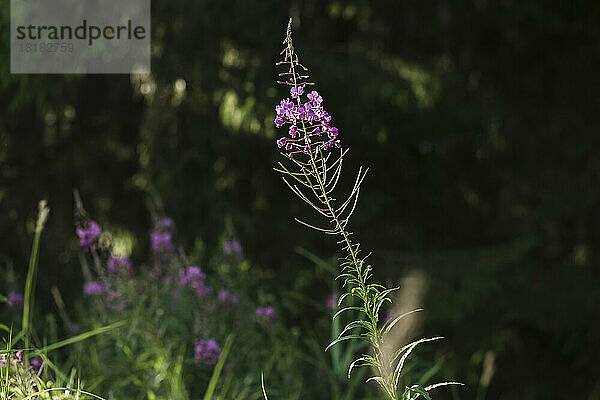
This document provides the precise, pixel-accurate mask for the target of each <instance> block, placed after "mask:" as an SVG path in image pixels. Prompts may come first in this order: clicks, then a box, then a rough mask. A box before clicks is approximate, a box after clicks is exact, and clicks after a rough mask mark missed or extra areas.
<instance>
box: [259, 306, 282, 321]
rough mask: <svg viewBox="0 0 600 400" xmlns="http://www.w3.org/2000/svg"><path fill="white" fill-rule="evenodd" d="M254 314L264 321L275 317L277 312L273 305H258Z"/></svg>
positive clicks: (272, 319)
mask: <svg viewBox="0 0 600 400" xmlns="http://www.w3.org/2000/svg"><path fill="white" fill-rule="evenodd" d="M256 316H257V317H258V318H260V319H263V320H265V321H274V320H276V319H277V313H276V312H275V310H274V309H273V307H271V306H268V307H258V308H257V309H256Z"/></svg>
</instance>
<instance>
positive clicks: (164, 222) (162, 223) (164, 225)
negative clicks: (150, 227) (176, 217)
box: [154, 218, 175, 232]
mask: <svg viewBox="0 0 600 400" xmlns="http://www.w3.org/2000/svg"><path fill="white" fill-rule="evenodd" d="M154 230H156V231H160V232H164V231H171V232H172V231H174V230H175V222H173V220H172V219H171V218H162V219H160V220H159V221H158V222H157V223H156V226H155V228H154Z"/></svg>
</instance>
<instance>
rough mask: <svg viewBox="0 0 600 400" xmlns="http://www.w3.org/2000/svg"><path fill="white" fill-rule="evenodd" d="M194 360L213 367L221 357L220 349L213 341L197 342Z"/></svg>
mask: <svg viewBox="0 0 600 400" xmlns="http://www.w3.org/2000/svg"><path fill="white" fill-rule="evenodd" d="M194 353H195V354H194V358H196V360H198V361H203V362H205V363H207V364H211V365H214V364H216V363H217V361H218V360H219V357H220V356H221V348H220V347H219V344H218V343H217V341H216V340H214V339H207V340H204V339H203V340H199V341H198V342H196V348H195V352H194Z"/></svg>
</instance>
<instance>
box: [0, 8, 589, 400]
mask: <svg viewBox="0 0 600 400" xmlns="http://www.w3.org/2000/svg"><path fill="white" fill-rule="evenodd" d="M0 4H2V7H1V10H0V12H1V15H2V24H3V26H4V27H7V26H8V23H9V7H8V1H7V0H2V2H1V3H0ZM152 7H153V10H152V14H153V16H152V40H153V58H152V71H153V73H152V75H151V76H150V77H142V78H139V79H138V78H137V77H129V76H124V75H116V76H93V75H88V76H61V75H57V76H48V75H40V76H35V75H11V74H10V73H9V49H8V34H9V32H8V29H2V31H1V35H2V39H3V40H2V41H1V43H0V46H2V58H3V62H2V63H1V64H0V94H1V96H0V168H1V169H0V237H1V238H2V239H1V240H0V257H2V259H3V263H4V262H5V263H8V264H12V265H13V266H14V270H15V272H16V274H17V276H18V277H19V278H21V279H22V278H24V271H25V267H24V266H25V262H26V259H27V254H28V252H29V246H30V240H31V232H32V229H33V218H34V212H35V209H36V203H37V201H38V200H39V199H41V198H46V199H48V201H49V204H50V206H51V208H52V214H51V217H50V220H49V222H48V229H47V232H46V233H45V236H44V237H45V239H44V242H43V248H42V267H41V268H40V279H39V281H40V287H41V289H40V290H39V291H40V292H43V293H48V292H49V291H48V290H43V289H44V288H48V287H49V286H52V285H58V286H60V287H61V288H64V290H65V296H66V297H67V298H72V297H73V296H79V295H80V283H79V282H80V279H81V278H80V273H79V270H78V268H77V267H76V264H77V257H76V254H77V253H76V241H75V239H74V234H73V227H72V220H73V219H72V206H73V202H72V195H71V190H72V188H74V187H77V188H79V190H80V192H81V194H82V196H83V198H84V201H85V203H86V205H87V208H88V209H89V211H90V213H91V214H92V215H93V216H94V218H95V219H96V220H98V221H102V224H103V225H105V226H107V227H109V228H110V229H112V230H116V231H119V230H120V231H126V232H129V233H131V234H133V235H137V236H138V237H143V235H144V232H148V230H149V226H150V224H151V218H150V216H149V213H148V212H147V206H146V202H147V199H149V198H150V199H157V198H160V199H161V200H162V204H163V205H164V210H165V212H166V213H167V214H168V215H170V216H172V217H173V218H174V219H175V221H176V223H177V225H178V235H179V240H181V241H183V243H184V244H185V245H186V247H187V248H191V249H193V248H198V247H201V248H202V249H203V254H210V253H211V252H212V251H214V250H215V249H216V248H217V246H218V243H219V240H220V238H221V237H222V235H223V233H224V232H226V233H228V234H235V235H237V236H239V237H240V239H241V241H242V243H243V244H244V247H245V252H246V254H247V255H248V257H249V258H250V260H251V261H252V262H253V264H255V265H257V266H259V267H260V268H261V269H263V270H264V272H265V274H266V276H270V277H271V278H272V279H271V280H270V281H271V282H272V285H273V290H278V291H280V292H285V290H286V288H287V287H291V286H292V285H293V282H294V281H295V279H297V276H298V275H299V274H300V273H301V270H302V268H305V267H306V261H305V260H304V259H302V258H301V257H299V256H298V255H297V254H296V253H295V252H294V248H295V246H302V247H305V248H310V249H311V250H312V251H313V252H315V253H316V254H320V255H323V256H324V257H328V256H329V255H331V254H333V253H334V252H335V247H334V244H333V243H328V242H326V241H324V240H323V238H322V237H320V236H319V235H318V234H316V233H314V232H307V231H306V230H305V229H303V228H302V227H300V226H296V225H294V224H293V223H292V222H291V215H307V214H308V210H304V208H303V207H302V204H300V203H299V202H298V201H297V200H295V199H293V198H292V196H291V195H290V193H288V192H287V191H286V190H285V188H284V187H283V185H282V183H281V182H280V181H279V178H278V177H277V176H276V175H275V174H274V173H273V171H272V170H271V168H272V166H273V165H274V163H275V161H276V159H277V156H278V155H277V152H276V149H275V146H274V138H275V136H276V134H277V133H276V131H275V129H274V127H273V126H272V119H273V117H274V110H273V109H274V105H275V104H276V103H277V102H278V101H279V99H280V98H281V97H282V96H284V95H285V94H284V91H283V89H282V88H279V87H276V85H275V84H274V81H275V78H276V69H275V67H274V63H275V62H276V61H277V58H278V53H279V47H280V43H281V40H282V38H283V33H284V27H285V24H286V22H287V19H288V17H289V16H290V15H291V16H293V17H294V21H295V22H294V25H295V43H296V48H297V50H298V51H299V53H300V54H301V56H303V59H304V63H305V65H307V66H309V68H310V69H311V75H312V79H313V80H314V81H315V82H316V83H317V89H318V90H319V92H320V93H321V94H322V95H323V97H324V98H325V102H326V104H327V108H328V110H329V112H330V113H331V114H332V115H333V116H334V121H335V122H336V125H337V126H338V127H339V128H340V131H341V138H342V140H343V142H344V143H345V145H347V146H349V147H350V149H351V151H350V153H349V157H348V163H347V167H346V175H345V178H346V181H351V180H352V175H351V171H353V170H355V169H356V168H357V167H358V166H359V165H365V166H368V167H370V168H371V172H370V175H369V177H368V179H367V181H366V184H365V187H364V190H363V195H362V198H361V202H360V207H359V212H358V214H357V215H356V217H355V219H354V222H353V224H352V228H353V230H354V231H355V232H357V236H358V238H360V240H362V241H363V246H364V247H365V248H368V249H370V250H373V251H374V256H373V257H372V259H371V261H372V262H373V263H374V265H375V267H376V269H377V270H378V274H379V277H380V278H381V279H383V280H389V281H398V280H399V279H400V277H402V276H404V274H405V273H406V271H408V270H411V269H415V268H416V269H420V270H422V271H424V272H425V273H426V277H427V281H428V290H427V292H426V295H425V298H424V306H425V309H426V313H425V324H424V327H423V330H424V332H425V333H426V334H430V333H433V334H436V333H441V334H443V335H444V336H446V337H447V338H448V339H446V341H445V343H444V344H442V345H441V349H440V350H439V351H440V352H443V353H444V354H445V355H446V361H445V364H444V368H445V371H446V372H445V374H446V375H447V376H449V377H454V378H456V379H457V380H461V381H463V382H465V383H467V384H468V386H467V388H465V389H464V390H461V391H460V393H461V398H463V397H464V398H472V399H475V398H488V399H564V398H582V399H583V398H585V399H598V398H600V381H598V376H600V367H598V363H597V362H596V359H597V358H598V356H600V347H599V342H598V337H600V322H599V320H598V318H597V317H593V316H594V315H597V310H596V307H597V305H598V304H600V303H599V301H600V289H599V288H598V278H599V271H598V262H599V253H598V248H599V246H598V245H599V244H600V243H599V242H600V237H599V235H600V232H599V229H600V228H599V227H600V214H599V211H598V202H599V200H600V185H599V183H600V182H599V179H598V178H599V174H600V158H599V157H598V156H597V152H598V151H597V149H598V145H599V144H600V143H599V139H598V135H597V132H598V131H599V128H600V127H599V125H600V122H599V121H600V119H598V118H597V112H598V110H599V109H600V100H599V97H598V95H597V88H598V87H600V74H598V71H599V69H598V67H599V66H600V25H599V24H598V20H599V19H598V18H599V17H600V5H599V4H598V3H595V2H585V1H572V2H566V1H559V0H555V1H533V0H522V1H512V0H504V1H497V2H495V1H486V0H473V1H397V0H394V1H385V0H382V1H366V0H363V1H317V0H307V1H292V2H287V1H285V2H284V1H267V0H262V1H211V2H208V1H193V2H191V1H189V2H184V1H165V0H155V1H153V4H152ZM307 218H310V216H308V217H307ZM140 235H141V236H140ZM146 235H147V234H146ZM145 246H147V245H146V244H145V242H144V243H142V242H139V243H136V245H135V246H134V252H139V253H142V252H144V251H145V250H146V249H145ZM134 256H135V253H134ZM3 280H5V279H3ZM5 281H6V280H5ZM0 284H1V285H2V287H0V290H1V291H3V292H5V291H7V290H8V289H10V288H9V287H8V286H9V285H11V284H12V283H11V282H8V281H6V283H5V282H0ZM307 290H311V289H307ZM314 290H317V289H314ZM306 294H307V295H311V293H306ZM42 306H44V305H42ZM45 306H46V307H47V308H48V309H51V308H52V306H51V305H50V303H49V301H48V302H47V304H46V305H45ZM304 318H311V317H307V316H306V315H305V316H304ZM486 354H487V355H488V356H489V355H490V354H492V355H494V356H495V374H494V375H493V377H492V379H491V384H490V385H489V388H487V392H484V389H483V386H482V385H481V382H480V377H481V374H482V368H483V367H482V365H483V363H484V362H483V360H484V359H485V355H486Z"/></svg>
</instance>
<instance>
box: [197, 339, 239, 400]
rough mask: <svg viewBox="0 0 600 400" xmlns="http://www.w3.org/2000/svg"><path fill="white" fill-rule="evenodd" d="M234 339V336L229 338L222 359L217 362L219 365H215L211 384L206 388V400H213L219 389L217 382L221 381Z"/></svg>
mask: <svg viewBox="0 0 600 400" xmlns="http://www.w3.org/2000/svg"><path fill="white" fill-rule="evenodd" d="M233 337H234V335H229V336H227V340H226V341H225V346H223V351H222V352H221V357H219V361H217V365H215V369H214V370H213V373H212V376H211V377H210V382H208V387H207V388H206V393H205V394H204V400H211V399H212V397H213V393H214V392H215V388H216V387H217V381H218V380H219V376H221V370H222V369H223V365H225V360H226V359H227V355H228V354H229V350H230V349H231V345H232V344H233Z"/></svg>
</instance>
